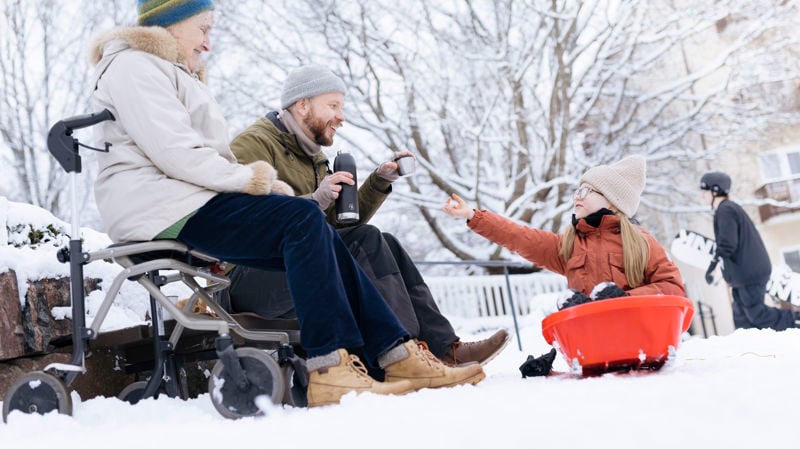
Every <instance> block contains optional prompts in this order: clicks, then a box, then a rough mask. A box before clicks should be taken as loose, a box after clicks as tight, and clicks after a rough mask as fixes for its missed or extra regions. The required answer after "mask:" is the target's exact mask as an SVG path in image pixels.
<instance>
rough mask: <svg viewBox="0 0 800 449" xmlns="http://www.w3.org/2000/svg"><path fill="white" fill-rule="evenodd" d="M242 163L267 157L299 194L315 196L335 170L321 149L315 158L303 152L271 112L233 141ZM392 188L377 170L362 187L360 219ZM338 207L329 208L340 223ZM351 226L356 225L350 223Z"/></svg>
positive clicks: (332, 218) (367, 216) (372, 212)
mask: <svg viewBox="0 0 800 449" xmlns="http://www.w3.org/2000/svg"><path fill="white" fill-rule="evenodd" d="M231 150H232V151H233V154H234V155H235V156H236V159H237V160H238V161H239V163H242V164H247V163H251V162H255V161H265V162H268V163H269V164H271V165H272V166H273V167H275V169H276V170H277V171H278V178H279V179H281V180H282V181H284V182H285V183H287V184H289V185H290V186H292V188H293V189H294V193H295V195H296V196H299V197H304V198H311V194H312V193H314V191H315V190H317V187H319V183H320V182H321V181H322V179H323V178H324V177H325V176H327V175H328V174H330V173H332V172H331V170H330V167H329V161H328V156H327V155H325V153H324V152H322V151H320V152H319V153H318V154H316V155H315V156H314V158H313V159H312V158H311V157H309V156H308V155H307V154H305V153H304V152H303V150H302V149H301V148H300V144H299V143H298V142H297V138H296V137H295V135H294V134H292V133H290V132H289V131H288V130H287V129H286V127H285V126H284V125H283V123H281V121H280V119H278V113H277V112H270V113H269V114H267V116H266V117H262V118H260V119H258V120H257V121H256V122H255V123H253V124H252V125H250V126H249V127H248V128H247V129H245V130H244V131H242V133H240V134H239V135H238V136H236V138H234V139H233V142H231ZM391 192H392V184H391V183H390V182H389V181H387V180H385V179H383V178H381V177H380V176H378V175H377V174H375V172H374V171H373V172H372V173H371V174H370V175H369V176H368V177H367V179H366V181H364V182H363V183H361V187H359V189H358V212H359V221H358V223H356V224H364V223H367V222H368V221H369V220H370V219H371V218H372V216H373V215H375V212H376V211H377V210H378V208H379V207H380V206H381V204H383V202H384V201H386V198H387V197H388V196H389V194H390V193H391ZM335 209H336V207H335V203H333V204H331V206H330V207H328V209H326V210H325V215H326V216H327V218H328V222H329V223H331V224H333V225H336V210H335ZM348 226H352V224H351V225H348Z"/></svg>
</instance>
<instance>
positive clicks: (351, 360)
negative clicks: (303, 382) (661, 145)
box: [307, 349, 414, 407]
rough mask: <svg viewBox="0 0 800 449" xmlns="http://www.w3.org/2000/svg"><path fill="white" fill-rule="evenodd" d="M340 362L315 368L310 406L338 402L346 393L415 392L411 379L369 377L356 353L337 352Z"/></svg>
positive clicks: (308, 394) (309, 378) (308, 395)
mask: <svg viewBox="0 0 800 449" xmlns="http://www.w3.org/2000/svg"><path fill="white" fill-rule="evenodd" d="M336 353H337V354H338V355H339V364H338V365H334V366H328V367H325V368H320V369H318V370H314V371H311V372H310V373H309V376H308V393H307V397H308V406H309V407H316V406H320V405H328V404H338V403H339V399H340V398H341V397H342V396H344V395H345V394H347V393H349V392H351V391H355V392H357V393H359V394H360V393H363V392H370V393H375V394H404V393H408V392H409V391H414V388H413V385H412V384H411V382H409V381H405V380H403V381H398V382H378V381H377V380H375V379H373V378H371V377H369V375H368V374H367V369H366V368H365V367H364V364H363V363H361V360H359V358H358V357H357V356H355V355H351V354H349V353H348V352H347V351H346V350H344V349H339V350H337V351H336Z"/></svg>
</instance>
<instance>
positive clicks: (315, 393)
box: [91, 0, 484, 406]
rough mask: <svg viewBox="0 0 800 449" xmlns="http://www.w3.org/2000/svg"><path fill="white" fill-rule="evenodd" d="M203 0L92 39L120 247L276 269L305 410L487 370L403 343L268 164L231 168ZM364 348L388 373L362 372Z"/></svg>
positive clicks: (111, 217)
mask: <svg viewBox="0 0 800 449" xmlns="http://www.w3.org/2000/svg"><path fill="white" fill-rule="evenodd" d="M213 9H214V5H213V2H212V1H211V0H149V1H144V0H139V9H138V12H139V18H138V22H139V25H141V26H139V27H130V28H120V29H116V30H113V31H111V32H109V33H107V34H105V35H103V36H100V37H99V38H98V39H97V41H96V42H95V43H94V45H93V46H92V54H91V56H92V60H93V62H94V63H95V65H96V71H95V76H94V85H93V92H92V100H93V102H94V104H95V105H96V106H98V107H100V108H107V109H108V110H110V111H111V112H112V113H113V114H114V116H115V117H116V121H113V122H111V121H109V122H105V123H103V124H102V125H101V127H100V130H101V133H102V137H103V139H104V140H105V141H108V142H110V143H112V144H113V148H112V150H111V152H109V153H106V154H101V155H100V156H99V158H98V162H99V174H98V177H97V181H96V184H95V193H96V198H97V205H98V209H99V210H100V213H101V215H102V217H103V220H104V221H105V223H106V225H107V226H108V233H109V235H110V237H111V238H112V239H113V240H115V241H132V240H150V239H156V238H174V239H177V240H179V241H181V242H184V243H186V244H187V245H190V246H192V247H194V248H197V249H199V250H201V251H204V252H206V253H208V254H211V255H213V256H215V257H217V258H220V259H223V260H226V261H229V262H233V263H236V264H240V265H244V266H251V267H254V268H261V269H285V270H286V272H287V279H288V283H289V288H290V291H291V293H292V299H293V301H294V303H295V308H296V310H297V315H298V318H299V321H300V329H301V340H302V344H303V347H304V348H305V350H306V352H307V354H308V356H309V359H308V363H307V366H308V370H309V374H310V379H309V387H308V403H309V406H315V405H323V404H330V403H337V402H338V401H339V398H340V397H341V396H342V395H343V394H345V393H347V392H350V391H357V392H362V391H370V392H373V393H379V394H400V393H405V392H407V391H411V390H416V389H419V388H423V387H441V386H449V385H457V384H462V383H472V384H475V383H477V382H479V381H480V380H482V379H483V378H484V373H483V371H482V369H481V368H480V366H479V365H478V366H467V367H461V368H452V367H446V366H444V365H443V364H442V363H441V362H439V361H438V360H436V359H435V358H434V357H433V356H432V355H431V354H430V352H428V351H427V349H426V348H425V347H424V345H420V344H418V343H417V342H416V341H414V340H410V339H409V337H408V332H407V331H406V330H405V329H404V328H403V327H402V326H401V325H400V323H399V322H398V320H397V318H396V317H395V315H394V314H393V313H392V312H391V310H390V309H389V308H388V307H387V305H386V303H385V301H384V299H383V298H382V297H381V295H380V293H379V292H378V291H377V290H376V289H375V287H374V286H373V285H372V284H371V283H370V281H369V279H368V278H367V277H366V276H365V275H364V273H363V272H362V271H361V270H360V268H359V267H358V265H357V264H356V263H355V261H354V260H353V258H352V257H351V256H350V253H349V252H348V250H347V247H346V246H345V245H344V244H343V243H342V241H341V239H340V238H339V237H338V235H337V234H336V233H335V232H333V230H332V228H331V227H330V226H329V225H328V224H327V223H326V221H325V216H324V215H323V214H321V213H320V210H319V207H318V206H317V204H316V203H315V202H314V201H312V200H308V199H302V198H296V197H294V196H292V192H291V188H289V187H288V186H287V185H286V184H285V183H283V182H281V181H279V180H277V179H276V173H275V170H274V169H273V168H272V166H270V165H269V164H267V163H266V162H254V163H252V164H248V165H242V164H238V163H237V162H236V159H235V158H234V156H233V154H232V153H231V151H230V148H229V147H228V142H229V138H228V134H227V125H226V123H225V119H224V117H223V115H222V110H221V108H220V107H219V105H218V104H217V103H216V101H215V100H214V97H213V96H212V95H211V92H210V91H209V89H208V87H207V86H206V85H205V84H204V83H203V79H204V71H203V64H202V60H201V55H202V54H203V53H204V52H207V51H211V40H210V32H211V29H212V27H213V25H214V13H213ZM353 348H362V349H363V353H364V354H365V355H366V357H367V358H368V359H369V361H370V362H372V363H377V364H378V365H380V366H381V367H382V368H384V370H385V372H386V380H387V382H385V383H384V382H377V381H375V380H373V379H372V378H370V377H369V376H367V375H366V371H365V370H364V369H363V366H362V365H361V362H360V361H359V360H358V358H357V357H356V356H355V355H351V354H349V352H348V351H349V350H351V349H353Z"/></svg>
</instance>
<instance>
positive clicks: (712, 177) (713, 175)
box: [700, 171, 731, 196]
mask: <svg viewBox="0 0 800 449" xmlns="http://www.w3.org/2000/svg"><path fill="white" fill-rule="evenodd" d="M700 188H701V189H702V190H710V191H711V193H713V194H714V196H720V195H728V192H730V191H731V177H730V176H728V175H726V174H725V173H722V172H719V171H712V172H708V173H706V174H705V175H703V177H702V178H700Z"/></svg>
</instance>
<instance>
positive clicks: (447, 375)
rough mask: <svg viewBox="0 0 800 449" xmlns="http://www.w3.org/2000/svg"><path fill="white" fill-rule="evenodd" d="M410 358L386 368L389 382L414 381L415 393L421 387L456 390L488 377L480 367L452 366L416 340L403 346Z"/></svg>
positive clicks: (474, 365) (475, 365)
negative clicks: (454, 388)
mask: <svg viewBox="0 0 800 449" xmlns="http://www.w3.org/2000/svg"><path fill="white" fill-rule="evenodd" d="M402 346H403V348H405V350H406V351H407V352H408V355H407V356H405V357H404V358H402V359H401V360H400V361H398V362H394V363H392V364H390V365H388V366H386V367H385V368H384V371H385V372H386V380H387V381H399V380H403V379H407V380H410V381H411V383H412V384H413V386H414V389H415V390H418V389H420V388H440V387H452V386H454V385H462V384H472V385H475V384H477V383H478V382H480V381H482V380H483V379H484V378H485V377H486V374H484V373H483V368H481V366H480V365H478V364H473V365H470V366H463V367H449V366H446V365H445V364H443V363H442V362H441V361H440V360H439V359H437V358H436V356H434V355H433V354H431V352H430V351H429V350H428V347H427V345H425V344H424V343H421V342H417V341H416V340H409V341H407V342H405V343H403V345H402Z"/></svg>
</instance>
